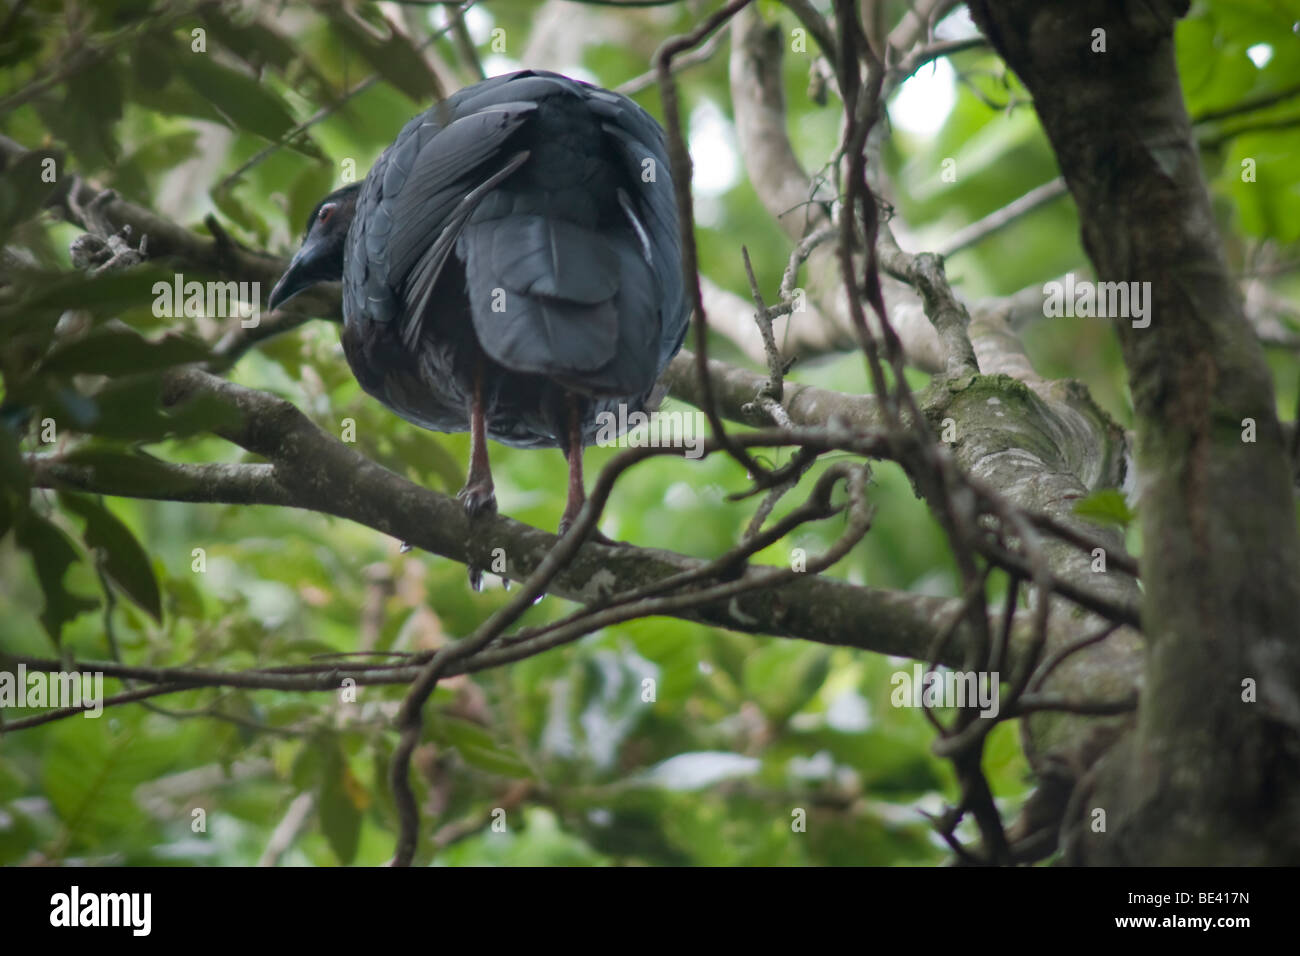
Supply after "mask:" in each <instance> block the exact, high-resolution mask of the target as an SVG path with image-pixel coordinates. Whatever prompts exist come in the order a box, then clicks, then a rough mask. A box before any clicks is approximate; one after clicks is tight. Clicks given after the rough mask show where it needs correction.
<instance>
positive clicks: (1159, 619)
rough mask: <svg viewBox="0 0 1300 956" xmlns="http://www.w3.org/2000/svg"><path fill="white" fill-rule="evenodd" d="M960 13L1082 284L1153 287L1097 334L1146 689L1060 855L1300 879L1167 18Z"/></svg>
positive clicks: (1263, 436) (1261, 418)
mask: <svg viewBox="0 0 1300 956" xmlns="http://www.w3.org/2000/svg"><path fill="white" fill-rule="evenodd" d="M970 7H971V11H972V14H973V16H974V18H975V20H976V22H977V23H978V24H979V26H980V28H981V29H982V30H983V31H984V32H985V33H986V34H987V35H988V37H989V38H990V40H991V41H992V42H993V43H994V45H995V46H996V47H997V49H998V51H999V52H1000V53H1001V54H1002V56H1003V57H1004V58H1005V59H1006V61H1007V63H1008V64H1010V65H1011V67H1012V68H1013V69H1014V70H1015V71H1016V72H1017V73H1018V74H1019V75H1020V77H1021V79H1022V80H1023V82H1024V83H1025V85H1026V86H1027V87H1028V88H1029V90H1030V92H1031V93H1032V94H1033V96H1034V103H1035V107H1036V109H1037V111H1038V114H1039V117H1040V118H1041V121H1042V124H1043V127H1044V128H1045V129H1046V131H1047V135H1048V137H1049V138H1050V140H1051V142H1052V145H1053V148H1054V149H1055V151H1056V155H1057V157H1058V161H1059V162H1060V165H1061V170H1062V172H1063V174H1064V176H1065V179H1066V182H1067V183H1068V185H1069V187H1070V191H1071V193H1072V194H1073V196H1074V199H1075V201H1076V203H1077V204H1078V208H1079V215H1080V218H1081V220H1082V225H1083V240H1084V245H1085V248H1086V249H1087V251H1088V254H1089V256H1090V258H1091V259H1092V262H1093V264H1094V266H1095V268H1096V270H1097V275H1098V279H1099V280H1102V281H1120V282H1138V283H1150V286H1149V287H1148V288H1149V290H1150V300H1149V302H1148V305H1149V309H1150V311H1149V313H1148V314H1149V318H1150V324H1149V325H1148V326H1146V327H1140V326H1141V323H1139V324H1138V326H1135V324H1134V323H1133V322H1132V321H1131V320H1127V319H1117V320H1116V331H1117V332H1118V334H1119V337H1120V342H1121V345H1122V347H1123V353H1124V360H1125V363H1126V364H1127V366H1128V370H1129V381H1130V385H1131V389H1132V394H1133V401H1134V405H1135V411H1136V450H1135V452H1136V458H1137V467H1138V471H1139V483H1140V488H1141V498H1140V503H1139V508H1140V521H1141V528H1142V532H1143V550H1144V556H1143V558H1142V572H1143V583H1144V587H1145V599H1144V605H1143V624H1144V628H1145V631H1146V635H1147V642H1148V648H1147V662H1146V669H1145V686H1144V688H1143V692H1142V698H1141V704H1140V708H1139V719H1138V723H1137V726H1136V728H1135V730H1134V731H1133V733H1132V734H1130V735H1128V736H1127V737H1126V738H1125V739H1124V740H1123V741H1122V742H1121V743H1120V744H1119V745H1117V746H1116V747H1115V748H1113V749H1112V750H1111V752H1110V753H1109V754H1108V755H1107V756H1106V757H1105V758H1104V759H1103V760H1102V761H1101V763H1100V764H1099V765H1098V767H1097V768H1096V771H1095V773H1094V774H1093V780H1092V781H1090V784H1091V786H1090V787H1089V788H1088V789H1085V790H1084V791H1082V792H1081V793H1080V794H1079V796H1080V799H1079V800H1078V801H1077V802H1076V804H1075V805H1076V806H1077V808H1078V815H1077V816H1076V817H1075V819H1074V820H1072V821H1067V826H1068V827H1071V832H1070V839H1069V841H1068V848H1069V850H1070V856H1071V858H1072V859H1075V860H1078V861H1080V862H1087V863H1098V864H1113V863H1139V864H1185V863H1211V864H1213V863H1277V864H1281V863H1291V864H1294V863H1298V862H1300V642H1298V641H1297V634H1298V633H1300V623H1297V622H1298V619H1300V547H1298V546H1297V533H1296V514H1295V503H1294V500H1293V496H1292V490H1291V486H1290V478H1289V475H1288V469H1287V467H1286V455H1285V451H1284V442H1283V439H1282V431H1281V429H1280V427H1279V423H1278V419H1277V415H1276V413H1275V410H1274V402H1275V398H1274V391H1273V387H1272V382H1271V378H1270V375H1269V371H1268V368H1267V366H1266V364H1265V361H1264V356H1263V353H1262V350H1261V348H1260V346H1259V344H1258V342H1257V341H1256V339H1255V335H1254V333H1253V331H1252V330H1251V327H1250V326H1249V324H1248V323H1247V321H1246V319H1245V316H1244V314H1243V309H1242V303H1241V299H1240V297H1239V294H1238V292H1237V289H1236V286H1235V284H1234V282H1233V280H1232V277H1231V275H1230V273H1229V271H1228V267H1227V263H1226V261H1225V258H1224V255H1223V252H1222V248H1221V243H1220V239H1219V236H1218V233H1217V230H1216V227H1215V222H1214V218H1213V215H1212V212H1211V206H1210V198H1209V195H1208V192H1207V189H1206V186H1205V182H1204V180H1203V178H1202V175H1201V169H1200V164H1199V159H1198V154H1197V150H1196V146H1195V142H1194V140H1193V138H1192V133H1191V126H1190V123H1189V121H1188V117H1187V113H1186V110H1185V108H1184V104H1183V98H1182V91H1181V89H1180V87H1179V82H1178V74H1177V70H1176V67H1175V61H1174V44H1173V28H1174V21H1175V19H1176V17H1177V16H1178V15H1180V14H1182V13H1183V12H1185V8H1186V4H1185V3H1179V2H1176V0H1164V2H1160V0H1147V2H1139V0H1132V2H1120V0H1087V2H1080V0H1076V2H1073V3H1068V4H1066V3H1052V4H1042V3H1039V2H1035V0H1006V2H994V0H973V2H971V4H970ZM1103 44H1104V46H1103ZM1103 50H1104V52H1103ZM1057 321H1065V320H1057ZM1247 420H1250V421H1252V422H1253V423H1254V436H1253V439H1254V440H1253V441H1249V440H1246V439H1245V438H1244V437H1243V430H1244V426H1245V424H1246V421H1247ZM1252 688H1253V693H1252ZM1098 811H1104V816H1103V814H1101V813H1098ZM1103 821H1104V827H1105V829H1104V831H1103V830H1101V829H1100V826H1101V825H1102V823H1103Z"/></svg>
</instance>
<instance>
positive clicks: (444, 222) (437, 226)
mask: <svg viewBox="0 0 1300 956" xmlns="http://www.w3.org/2000/svg"><path fill="white" fill-rule="evenodd" d="M338 279H342V282H343V319H344V323H343V333H342V343H343V351H344V354H345V355H346V356H347V360H348V364H349V365H350V366H351V368H352V372H353V374H354V375H355V376H356V378H357V381H358V382H359V383H360V385H361V387H362V388H363V389H364V390H365V391H366V392H368V393H369V394H370V395H372V396H374V397H375V398H377V399H379V401H381V402H382V403H383V404H384V405H386V406H387V407H388V408H390V409H392V410H393V411H394V412H396V413H397V414H398V415H400V416H401V417H402V418H404V419H406V420H407V421H409V422H412V423H414V424H416V425H420V426H422V427H424V428H428V429H431V430H433V431H439V432H460V431H465V430H467V429H468V430H469V432H470V463H469V475H468V478H467V480H466V483H465V487H464V488H463V489H462V490H461V492H460V496H459V497H460V499H461V501H462V503H463V504H464V507H465V509H466V511H467V512H468V513H469V515H470V517H471V518H473V517H475V516H477V515H478V514H479V513H481V512H483V511H485V510H488V511H490V510H495V508H496V499H495V494H494V491H493V482H492V473H491V469H490V466H489V463H488V452H487V444H486V439H487V438H492V439H494V440H496V441H498V442H501V443H502V444H505V445H511V446H514V447H517V448H559V449H561V450H562V451H563V452H564V454H565V456H566V458H567V460H568V464H569V485H568V501H567V504H566V506H565V510H564V516H563V518H562V519H561V522H560V530H561V533H563V532H564V531H565V530H566V529H567V528H568V527H569V526H570V525H571V523H572V521H573V520H574V518H575V517H576V516H577V514H578V511H579V510H580V508H581V507H582V504H583V502H584V500H585V493H584V489H583V479H582V450H583V448H584V447H585V446H587V445H590V444H593V443H594V441H595V438H596V434H597V432H598V430H599V426H600V424H601V423H602V422H604V421H606V420H607V419H605V418H604V417H603V416H602V413H608V414H610V415H613V419H612V421H613V422H618V421H626V415H622V416H620V415H619V406H620V405H624V406H626V414H627V415H630V414H631V413H632V412H636V411H642V410H645V409H646V408H648V407H651V406H652V405H653V404H654V402H655V401H656V400H657V398H658V395H657V394H655V386H656V382H657V380H658V379H659V376H660V375H661V374H662V372H663V370H664V368H665V367H666V366H667V364H668V362H669V361H670V360H671V359H672V357H673V355H675V354H676V353H677V351H678V349H679V348H681V344H682V339H683V338H684V336H685V333H686V328H687V325H688V322H689V317H690V306H689V301H688V299H687V295H686V289H685V285H684V283H683V279H682V272H681V244H680V236H679V232H678V217H677V207H676V204H675V200H674V193H673V182H672V174H671V170H670V166H669V162H668V157H667V151H666V149H665V145H664V135H663V130H662V129H661V128H660V127H659V125H658V123H656V122H655V120H654V119H653V118H652V117H651V116H650V115H649V114H648V113H647V112H646V111H645V110H643V109H642V108H641V107H640V106H638V105H637V104H636V103H634V102H632V101H631V100H630V99H628V98H627V97H624V96H621V95H619V94H616V93H612V92H610V91H608V90H603V89H600V88H598V87H595V86H592V85H591V84H588V83H583V82H580V81H577V80H573V79H570V78H568V77H564V76H561V75H559V74H556V73H547V72H542V71H528V70H526V71H523V72H519V73H512V74H509V75H506V76H499V77H495V78H493V79H490V80H486V81H484V82H482V83H477V84H475V85H473V86H470V87H467V88H466V89H463V90H461V91H459V92H458V93H455V94H454V95H452V96H450V97H448V98H447V99H446V100H445V101H443V102H441V103H439V104H437V105H435V106H433V107H432V108H431V109H429V110H427V111H426V112H424V113H422V114H420V115H419V116H416V117H415V118H414V119H412V120H411V121H410V122H409V123H407V124H406V126H405V127H404V128H403V129H402V131H401V133H399V134H398V136H397V139H396V140H394V141H393V143H392V145H391V146H389V147H388V148H387V149H386V150H385V151H384V153H383V155H381V156H380V157H379V159H378V160H377V161H376V163H375V165H374V167H373V168H372V169H371V170H370V173H369V175H367V176H366V178H365V181H364V182H362V183H354V184H351V185H348V186H344V187H343V188H342V189H339V190H337V191H335V192H333V193H331V194H330V195H328V196H326V197H325V198H324V199H323V200H322V201H321V202H320V203H319V204H318V205H317V207H316V208H315V209H314V210H313V211H312V215H311V218H310V220H309V221H308V224H307V230H306V234H305V237H304V239H303V244H302V247H301V248H300V249H299V251H298V252H297V254H296V255H295V256H294V257H293V260H292V261H291V262H290V264H289V268H288V270H287V271H286V272H285V273H284V275H283V276H282V277H281V278H280V280H279V281H278V282H277V283H276V285H275V288H274V289H272V290H271V295H270V300H269V303H268V305H269V307H270V308H273V309H274V308H276V307H278V306H280V305H282V304H283V303H284V302H285V301H287V300H288V299H289V298H291V297H292V296H294V295H296V294H297V293H298V292H301V291H302V290H303V289H306V288H308V287H309V286H311V285H314V284H315V283H318V282H323V281H328V280H338ZM652 396H653V397H652Z"/></svg>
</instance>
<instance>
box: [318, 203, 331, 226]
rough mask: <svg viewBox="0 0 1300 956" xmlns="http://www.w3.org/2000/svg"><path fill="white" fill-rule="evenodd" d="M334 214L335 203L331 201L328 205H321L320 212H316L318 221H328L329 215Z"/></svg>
mask: <svg viewBox="0 0 1300 956" xmlns="http://www.w3.org/2000/svg"><path fill="white" fill-rule="evenodd" d="M332 215H334V203H330V204H329V205H328V206H321V207H320V212H318V213H317V214H316V221H317V222H327V221H328V220H329V217H330V216H332Z"/></svg>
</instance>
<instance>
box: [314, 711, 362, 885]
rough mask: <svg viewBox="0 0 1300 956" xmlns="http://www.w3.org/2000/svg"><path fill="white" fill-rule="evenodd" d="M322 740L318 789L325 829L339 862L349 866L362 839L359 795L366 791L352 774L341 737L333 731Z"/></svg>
mask: <svg viewBox="0 0 1300 956" xmlns="http://www.w3.org/2000/svg"><path fill="white" fill-rule="evenodd" d="M322 743H323V746H325V747H326V748H327V749H325V750H324V753H323V757H324V760H323V762H322V767H321V778H320V789H319V790H318V791H317V800H318V801H319V810H318V812H319V816H320V824H321V830H322V831H323V832H324V834H325V839H326V840H328V841H329V845H330V849H332V850H333V851H334V855H335V856H336V857H338V859H339V862H340V863H342V864H343V865H344V866H347V865H348V864H349V863H351V862H352V861H353V860H354V859H355V858H356V855H357V845H358V843H359V842H360V839H361V809H360V807H359V806H358V796H359V795H360V793H361V792H362V791H360V790H359V786H360V785H359V784H358V783H357V781H356V778H355V777H353V776H352V770H351V768H349V767H348V762H347V757H346V756H345V755H344V753H343V749H342V747H341V746H340V745H339V740H338V737H336V736H332V735H331V736H330V737H329V738H327V739H326V740H325V741H323V742H322Z"/></svg>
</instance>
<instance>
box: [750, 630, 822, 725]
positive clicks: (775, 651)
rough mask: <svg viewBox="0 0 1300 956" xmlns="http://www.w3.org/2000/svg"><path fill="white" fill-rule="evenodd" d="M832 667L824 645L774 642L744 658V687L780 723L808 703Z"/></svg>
mask: <svg viewBox="0 0 1300 956" xmlns="http://www.w3.org/2000/svg"><path fill="white" fill-rule="evenodd" d="M829 670H830V653H829V652H828V651H827V650H826V649H825V648H821V647H813V646H810V645H807V644H802V643H798V642H790V641H774V642H771V643H769V644H767V645H766V646H765V647H763V648H761V649H760V650H759V651H758V652H757V653H755V654H751V655H750V656H749V658H748V659H747V660H746V661H745V672H744V681H743V683H744V688H745V691H746V692H747V693H749V694H750V695H752V696H753V697H754V698H755V699H756V700H757V702H758V704H759V706H760V707H762V708H763V710H764V711H765V712H766V713H767V714H769V715H770V716H771V717H772V719H773V720H775V721H777V722H778V723H780V722H784V721H785V720H787V719H789V718H790V717H791V716H792V715H793V714H795V713H796V712H797V711H798V710H799V709H800V708H802V707H803V706H804V704H806V703H807V702H808V701H809V700H810V699H811V698H812V696H813V695H814V694H816V693H817V690H818V688H820V687H821V685H822V681H824V680H825V679H826V675H827V673H828V672H829Z"/></svg>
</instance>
